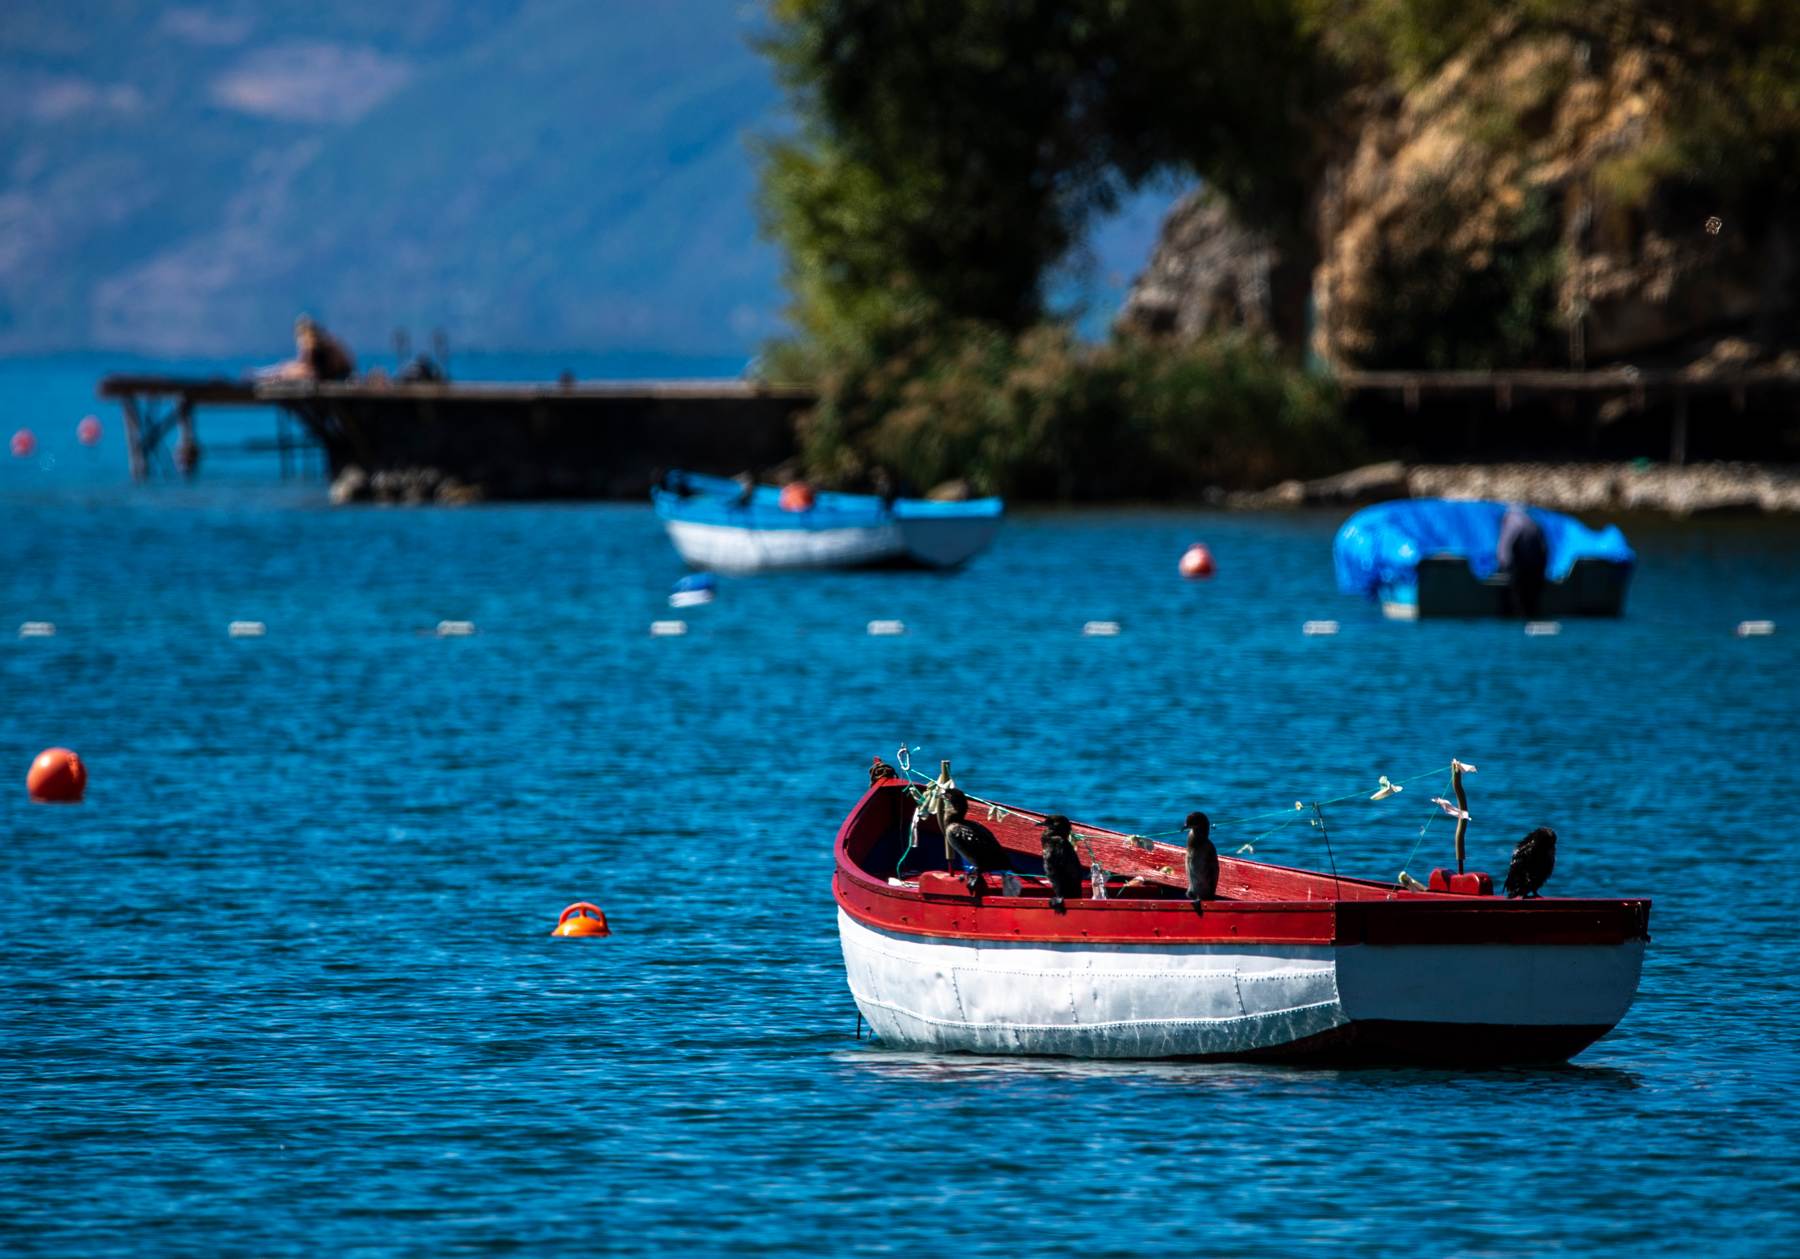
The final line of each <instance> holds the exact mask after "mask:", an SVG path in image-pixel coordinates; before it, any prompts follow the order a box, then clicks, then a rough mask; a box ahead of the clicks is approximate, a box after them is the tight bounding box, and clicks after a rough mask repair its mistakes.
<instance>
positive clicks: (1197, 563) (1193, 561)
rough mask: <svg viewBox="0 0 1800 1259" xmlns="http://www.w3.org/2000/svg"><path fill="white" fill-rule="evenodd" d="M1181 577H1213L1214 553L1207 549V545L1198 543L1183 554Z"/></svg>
mask: <svg viewBox="0 0 1800 1259" xmlns="http://www.w3.org/2000/svg"><path fill="white" fill-rule="evenodd" d="M1181 575H1182V576H1183V577H1189V578H1193V577H1202V578H1204V577H1211V576H1212V575H1213V557H1212V552H1211V551H1209V550H1207V549H1206V543H1204V542H1196V543H1194V545H1192V546H1190V547H1189V548H1188V549H1187V550H1186V551H1184V552H1182V555H1181Z"/></svg>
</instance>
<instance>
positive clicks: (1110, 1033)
mask: <svg viewBox="0 0 1800 1259" xmlns="http://www.w3.org/2000/svg"><path fill="white" fill-rule="evenodd" d="M913 810H914V803H913V799H912V797H911V795H910V794H909V793H908V790H907V787H906V784H904V783H903V782H901V781H900V780H899V779H888V780H886V781H884V782H881V783H877V784H876V785H875V786H873V787H871V788H869V791H868V793H867V794H866V795H864V796H863V798H862V800H861V801H859V802H858V804H857V806H856V808H855V809H854V810H852V811H851V813H850V816H849V817H848V818H846V819H845V820H844V824H843V827H842V828H841V829H840V830H839V832H838V837H837V872H836V876H835V881H834V887H835V892H836V896H837V903H838V931H839V934H840V936H841V938H842V942H843V948H844V967H845V970H846V972H847V973H848V978H849V982H850V991H851V994H852V995H853V996H854V997H855V999H856V1004H857V1007H858V1008H859V1009H860V1010H861V1011H862V1015H863V1018H864V1019H865V1020H867V1022H868V1023H869V1026H870V1027H871V1028H873V1029H874V1031H875V1033H876V1034H877V1035H878V1036H880V1038H881V1039H882V1040H883V1041H885V1042H887V1043H888V1044H891V1045H895V1046H900V1047H904V1048H911V1049H930V1050H949V1051H962V1052H969V1053H1005V1054H1063V1055H1074V1056H1081V1057H1096V1058H1219V1059H1269V1060H1281V1061H1305V1062H1331V1063H1346V1062H1431V1063H1444V1064H1459V1065H1487V1064H1499V1063H1527V1062H1531V1063H1542V1062H1561V1061H1564V1060H1566V1059H1568V1058H1569V1057H1571V1056H1573V1055H1575V1054H1577V1053H1580V1052H1581V1051H1582V1050H1583V1049H1585V1048H1587V1046H1589V1045H1591V1044H1592V1043H1593V1042H1594V1041H1596V1040H1598V1039H1599V1038H1600V1037H1601V1036H1604V1035H1605V1034H1606V1033H1607V1032H1609V1031H1611V1030H1612V1028H1613V1027H1614V1025H1616V1024H1617V1023H1618V1022H1619V1020H1620V1019H1621V1018H1623V1017H1624V1016H1625V1012H1626V1010H1628V1009H1630V1007H1631V1001H1632V998H1633V997H1634V996H1635V995H1636V993H1637V985H1638V974H1639V971H1640V969H1641V968H1642V965H1643V959H1644V945H1645V943H1646V942H1647V941H1648V940H1649V938H1650V935H1649V921H1650V902H1649V901H1648V900H1575V899H1558V898H1548V897H1546V898H1540V899H1533V900H1510V901H1509V900H1505V899H1502V898H1498V897H1495V896H1493V895H1466V894H1453V893H1448V892H1444V893H1434V892H1412V891H1405V890H1400V889H1398V888H1395V887H1392V886H1389V885H1384V884H1381V883H1377V882H1373V881H1369V880H1364V879H1351V878H1337V877H1334V876H1333V875H1331V874H1318V873H1312V872H1309V871H1305V870H1293V869H1286V868H1283V867H1280V866H1271V865H1265V864H1263V863H1260V862H1253V861H1243V860H1236V859H1233V858H1231V857H1225V856H1222V857H1221V858H1220V879H1219V897H1220V899H1218V900H1215V901H1209V902H1206V904H1205V907H1204V912H1201V913H1196V912H1195V910H1194V907H1193V906H1192V905H1190V904H1189V903H1188V901H1187V899H1186V890H1185V876H1184V874H1183V868H1184V867H1183V859H1184V855H1185V854H1184V851H1183V849H1182V848H1180V847H1177V846H1175V845H1172V844H1157V845H1156V846H1155V848H1154V849H1153V850H1152V851H1145V850H1144V849H1143V848H1141V847H1140V846H1139V845H1138V843H1136V842H1134V841H1133V840H1132V839H1131V837H1129V836H1127V835H1125V834H1122V833H1120V832H1117V831H1108V830H1104V829H1102V828H1099V827H1093V826H1084V825H1081V824H1079V823H1077V824H1076V826H1075V833H1076V836H1077V848H1078V851H1080V852H1081V854H1082V856H1083V858H1084V860H1085V859H1086V858H1087V856H1088V847H1087V845H1088V844H1089V843H1091V845H1092V854H1093V856H1094V857H1095V858H1097V859H1098V860H1099V862H1100V864H1101V866H1102V867H1103V868H1104V869H1105V870H1106V871H1107V872H1108V874H1109V877H1108V880H1107V892H1106V896H1105V898H1104V899H1082V900H1071V901H1069V902H1068V904H1067V906H1066V909H1065V912H1063V913H1060V914H1059V913H1057V912H1056V911H1055V910H1053V909H1052V908H1051V906H1050V902H1049V889H1048V887H1047V885H1046V884H1045V883H1044V881H1043V880H1042V879H1041V877H1040V878H1032V877H1031V875H1032V874H1034V873H1036V874H1041V871H1042V862H1041V857H1040V853H1041V845H1040V839H1039V836H1040V834H1041V832H1040V831H1039V829H1038V827H1037V826H1036V825H1035V824H1036V823H1037V822H1038V821H1040V820H1041V819H1042V818H1043V816H1044V815H1043V814H1041V813H1034V812H1032V811H1030V810H1027V809H1012V808H1011V807H1010V806H1007V810H1006V814H1005V815H999V814H997V815H996V816H995V818H994V819H993V820H988V818H987V817H986V811H985V810H984V808H983V806H982V804H981V803H980V802H977V803H975V804H974V805H972V806H971V813H970V816H971V819H972V820H976V821H980V822H981V823H982V824H983V825H985V826H986V827H987V828H988V829H989V830H991V831H993V832H994V834H995V836H996V837H997V838H998V839H999V840H1000V842H1001V844H1002V845H1003V846H1004V847H1005V848H1006V849H1007V850H1008V854H1009V856H1010V857H1011V858H1012V860H1013V865H1014V869H1015V870H1016V871H1018V872H1019V873H1020V875H1021V879H1020V882H1021V883H1022V884H1023V888H1022V892H1021V894H1020V895H1018V896H1013V897H1009V896H1005V895H1003V893H1002V881H1001V878H1000V876H998V875H991V874H990V875H987V876H985V879H986V884H985V891H984V893H983V894H982V895H981V896H980V897H979V898H977V897H975V896H973V895H972V894H971V893H970V891H969V889H968V887H967V886H966V885H965V882H964V875H963V874H962V873H961V872H960V871H957V872H951V871H949V870H947V869H946V868H945V861H944V855H943V843H942V840H941V839H940V838H939V834H938V831H937V829H936V823H935V822H932V821H930V820H929V819H922V820H921V823H920V826H919V836H918V839H919V842H918V846H917V847H916V848H915V849H914V851H913V852H912V853H911V854H910V855H908V856H907V857H906V858H905V861H904V864H902V854H903V853H905V852H906V849H907V841H908V828H909V824H910V822H911V819H912V815H913ZM896 867H898V869H897V868H896ZM1133 877H1141V879H1142V880H1143V882H1142V883H1141V884H1140V885H1139V886H1137V887H1133V888H1126V887H1124V886H1122V884H1123V883H1124V881H1125V880H1128V879H1131V878H1133ZM1083 890H1084V891H1085V892H1087V893H1088V894H1089V896H1090V897H1091V895H1092V887H1091V884H1090V885H1084V889H1083Z"/></svg>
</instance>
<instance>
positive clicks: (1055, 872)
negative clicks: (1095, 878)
mask: <svg viewBox="0 0 1800 1259" xmlns="http://www.w3.org/2000/svg"><path fill="white" fill-rule="evenodd" d="M1038 825H1039V826H1041V827H1043V828H1044V873H1045V875H1047V876H1048V877H1049V879H1050V908H1051V909H1054V910H1055V911H1056V912H1057V913H1059V914H1060V913H1062V912H1063V902H1064V901H1066V900H1080V899H1081V874H1082V869H1081V857H1080V856H1079V855H1078V854H1077V853H1076V851H1075V839H1074V837H1073V836H1072V835H1070V834H1069V819H1068V818H1066V817H1064V816H1063V815H1062V814H1060V813H1052V814H1051V815H1050V816H1049V817H1047V818H1045V819H1044V820H1043V821H1042V822H1039V823H1038Z"/></svg>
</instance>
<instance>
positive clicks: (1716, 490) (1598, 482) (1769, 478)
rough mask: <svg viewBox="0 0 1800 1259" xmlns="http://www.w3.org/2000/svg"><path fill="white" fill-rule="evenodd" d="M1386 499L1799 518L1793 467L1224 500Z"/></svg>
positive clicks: (1483, 472) (1315, 491)
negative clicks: (1487, 501) (1477, 500)
mask: <svg viewBox="0 0 1800 1259" xmlns="http://www.w3.org/2000/svg"><path fill="white" fill-rule="evenodd" d="M1390 498H1482V499H1494V500H1499V501H1503V502H1513V501H1518V502H1527V503H1532V504H1535V505H1536V506H1539V507H1548V508H1551V509H1552V510H1555V511H1567V512H1601V511H1606V512H1651V513H1658V514H1662V515H1668V516H1700V515H1762V514H1779V513H1787V512H1800V467H1788V466H1783V465H1774V464H1761V463H1695V464H1687V465H1683V466H1676V465H1672V464H1649V463H1643V462H1641V461H1640V462H1630V463H1464V464H1406V463H1402V462H1399V461H1397V460H1396V461H1391V462H1388V463H1377V464H1370V465H1368V466H1367V467H1363V468H1355V469H1352V470H1351V471H1349V472H1342V473H1339V474H1337V475H1336V476H1329V477H1322V478H1320V479H1318V480H1316V481H1283V482H1281V483H1280V484H1279V485H1275V486H1271V487H1270V488H1269V489H1266V490H1255V491H1247V492H1238V493H1228V494H1225V495H1223V496H1222V504H1223V506H1226V507H1229V508H1233V509H1236V510H1242V511H1268V510H1271V509H1282V508H1301V507H1355V506H1360V505H1362V504H1365V503H1373V502H1379V501H1381V500H1383V499H1390Z"/></svg>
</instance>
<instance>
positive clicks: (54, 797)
mask: <svg viewBox="0 0 1800 1259" xmlns="http://www.w3.org/2000/svg"><path fill="white" fill-rule="evenodd" d="M25 790H26V791H27V792H28V793H29V794H30V796H31V798H32V799H33V800H35V801H37V802H38V803H39V804H75V803H77V802H79V801H80V799H81V797H82V796H83V795H84V794H85V793H86V792H87V766H85V765H83V764H82V763H81V758H80V757H79V756H77V755H75V753H73V752H71V751H69V749H68V748H47V749H45V750H44V751H42V752H39V753H38V755H37V759H36V760H35V761H33V762H32V763H31V771H30V772H29V773H27V774H26V775H25Z"/></svg>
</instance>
